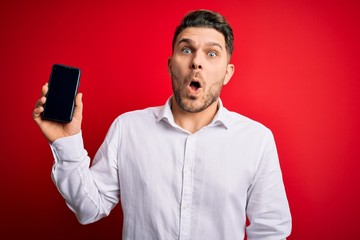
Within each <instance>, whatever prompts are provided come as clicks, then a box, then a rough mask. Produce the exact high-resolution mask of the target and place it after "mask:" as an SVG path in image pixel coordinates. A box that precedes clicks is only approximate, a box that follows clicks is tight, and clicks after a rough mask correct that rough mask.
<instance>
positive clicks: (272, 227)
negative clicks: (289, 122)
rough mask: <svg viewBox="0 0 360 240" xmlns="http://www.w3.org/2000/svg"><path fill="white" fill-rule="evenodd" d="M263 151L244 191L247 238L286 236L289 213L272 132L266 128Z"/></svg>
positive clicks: (272, 238)
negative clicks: (245, 196)
mask: <svg viewBox="0 0 360 240" xmlns="http://www.w3.org/2000/svg"><path fill="white" fill-rule="evenodd" d="M263 149H264V150H263V154H262V156H261V159H260V163H259V166H258V169H257V172H256V175H255V177H254V180H253V183H252V185H251V187H250V188H249V190H248V200H247V201H248V202H247V216H248V219H249V222H250V225H249V226H248V227H247V228H246V233H247V237H248V240H255V239H262V240H279V239H286V237H287V236H289V235H290V232H291V214H290V209H289V205H288V201H287V198H286V193H285V188H284V184H283V180H282V173H281V169H280V164H279V159H278V154H277V150H276V146H275V141H274V138H273V135H272V134H271V132H270V131H269V133H268V134H267V138H266V141H265V145H264V148H263Z"/></svg>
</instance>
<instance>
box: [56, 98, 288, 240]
mask: <svg viewBox="0 0 360 240" xmlns="http://www.w3.org/2000/svg"><path fill="white" fill-rule="evenodd" d="M170 102H171V101H170V99H169V100H168V101H167V103H166V104H165V105H164V106H162V107H152V108H147V109H144V110H140V111H133V112H128V113H125V114H123V115H121V116H119V117H118V118H117V119H116V120H115V121H114V122H113V124H112V126H111V128H110V129H109V131H108V133H107V136H106V138H105V140H104V142H103V144H102V145H101V147H100V149H99V150H98V152H97V154H96V155H95V157H94V159H93V163H92V166H91V167H90V168H89V165H90V158H89V157H88V155H87V152H86V150H85V149H84V146H83V141H82V137H81V134H77V135H74V136H71V137H66V138H61V139H58V140H56V141H55V142H54V143H53V144H52V145H51V148H52V150H53V153H54V157H55V163H54V166H53V169H52V177H53V180H54V183H55V184H56V186H57V187H58V189H59V191H60V192H61V194H62V196H63V197H64V198H65V200H66V202H67V204H68V206H69V207H70V208H71V209H72V211H74V212H75V214H76V216H77V218H78V220H79V221H80V222H81V223H83V224H86V223H91V222H94V221H96V220H98V219H100V218H102V217H104V216H107V215H108V214H109V213H110V211H111V209H113V208H114V206H115V205H116V204H117V203H118V202H119V200H120V201H121V206H122V209H123V214H124V221H123V239H124V240H147V239H151V240H173V239H174V240H175V239H176V240H190V239H191V240H204V239H206V240H235V239H243V238H244V234H245V230H246V234H247V237H248V239H249V240H252V239H261V240H267V239H273V240H279V239H284V238H286V237H287V236H288V235H289V234H290V231H291V215H290V210H289V206H288V202H287V198H286V194H285V189H284V184H283V181H282V174H281V170H280V165H279V160H278V156H277V151H276V146H275V142H274V139H273V136H272V133H271V131H270V130H269V129H267V128H266V127H264V126H263V125H261V124H260V123H257V122H255V121H253V120H250V119H249V118H246V117H244V116H242V115H240V114H237V113H234V112H230V111H228V110H227V109H225V108H224V107H223V106H222V103H221V101H219V110H218V112H217V114H216V116H215V117H214V119H213V121H212V122H211V123H210V124H209V125H208V126H205V127H203V128H202V129H200V130H199V131H197V132H195V133H190V132H188V131H186V130H184V129H182V128H181V127H179V126H178V125H177V124H176V123H175V122H174V119H173V115H172V112H171V106H170V104H171V103H170ZM246 218H248V220H249V222H250V225H249V226H246Z"/></svg>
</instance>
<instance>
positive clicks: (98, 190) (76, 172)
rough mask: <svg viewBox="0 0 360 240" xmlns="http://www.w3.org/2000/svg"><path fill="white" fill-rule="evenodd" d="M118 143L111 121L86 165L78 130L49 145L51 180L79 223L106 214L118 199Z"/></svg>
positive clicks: (116, 133) (95, 219) (84, 222)
mask: <svg viewBox="0 0 360 240" xmlns="http://www.w3.org/2000/svg"><path fill="white" fill-rule="evenodd" d="M118 143H119V126H118V124H117V123H116V122H114V123H113V124H112V126H111V128H110V129H109V131H108V133H107V135H106V138H105V140H104V142H103V143H102V145H101V147H100V149H99V150H98V152H97V153H96V155H95V157H94V160H93V163H92V166H91V167H90V168H89V166H90V158H89V157H88V154H87V151H86V150H85V149H84V144H83V139H82V135H81V133H79V134H76V135H74V136H70V137H64V138H60V139H58V140H56V141H55V142H53V143H52V144H51V149H52V152H53V155H54V158H55V163H54V165H53V168H52V173H51V175H52V179H53V181H54V183H55V185H56V187H57V188H58V190H59V192H60V193H61V195H62V196H63V197H64V199H65V201H66V204H67V205H68V206H69V208H70V209H71V210H72V211H73V212H74V213H75V215H76V217H77V218H78V220H79V222H80V223H82V224H88V223H91V222H95V221H97V220H99V219H100V218H102V217H105V216H107V215H109V213H110V211H111V210H112V209H113V208H114V207H115V205H116V204H117V203H118V202H119V193H120V189H119V179H118V174H117V151H118Z"/></svg>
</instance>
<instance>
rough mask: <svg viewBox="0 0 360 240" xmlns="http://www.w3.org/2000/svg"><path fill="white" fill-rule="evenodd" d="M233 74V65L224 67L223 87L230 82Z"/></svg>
mask: <svg viewBox="0 0 360 240" xmlns="http://www.w3.org/2000/svg"><path fill="white" fill-rule="evenodd" d="M234 72H235V66H234V64H228V65H227V67H226V73H225V79H224V83H223V85H226V84H227V83H228V82H229V81H230V79H231V77H232V75H233V74H234Z"/></svg>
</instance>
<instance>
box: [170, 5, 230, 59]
mask: <svg viewBox="0 0 360 240" xmlns="http://www.w3.org/2000/svg"><path fill="white" fill-rule="evenodd" d="M188 27H207V28H213V29H215V30H217V31H218V32H220V33H222V34H223V35H224V38H225V47H226V50H227V52H228V54H229V56H231V55H232V52H233V49H234V45H233V42H234V35H233V31H232V28H231V26H230V24H229V23H228V22H227V21H226V19H225V17H223V16H222V15H221V14H219V13H217V12H213V11H210V10H202V9H201V10H195V11H192V12H189V13H188V14H186V15H185V16H184V18H183V19H182V21H181V23H180V25H179V26H177V28H176V30H175V34H174V38H173V41H172V51H174V46H175V41H176V38H177V37H178V35H179V34H180V33H181V32H182V31H183V30H184V29H185V28H188Z"/></svg>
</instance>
